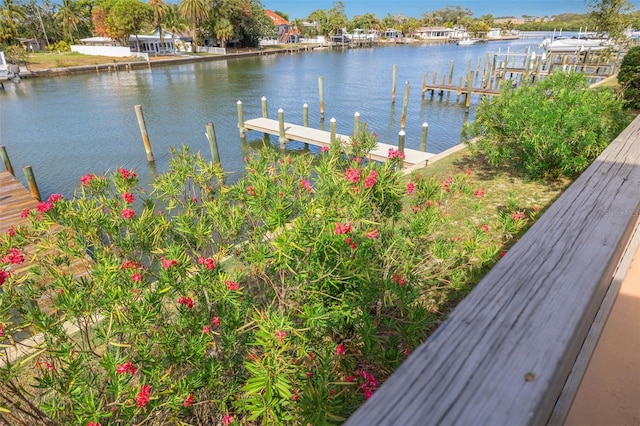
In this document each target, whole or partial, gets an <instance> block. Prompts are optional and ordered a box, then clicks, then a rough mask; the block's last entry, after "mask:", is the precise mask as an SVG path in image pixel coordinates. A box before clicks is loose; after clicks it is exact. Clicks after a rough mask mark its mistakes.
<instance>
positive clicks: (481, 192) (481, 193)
mask: <svg viewBox="0 0 640 426" xmlns="http://www.w3.org/2000/svg"><path fill="white" fill-rule="evenodd" d="M484 194H485V193H484V188H480V189H476V190H475V191H473V195H475V196H476V197H478V198H482V197H484Z"/></svg>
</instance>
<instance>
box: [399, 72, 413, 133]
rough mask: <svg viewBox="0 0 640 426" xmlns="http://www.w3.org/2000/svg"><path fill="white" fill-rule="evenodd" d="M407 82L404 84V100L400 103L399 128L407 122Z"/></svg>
mask: <svg viewBox="0 0 640 426" xmlns="http://www.w3.org/2000/svg"><path fill="white" fill-rule="evenodd" d="M410 87H411V86H410V85H409V82H407V83H406V84H405V85H404V101H403V103H402V116H401V117H400V128H401V129H402V130H404V127H405V125H406V123H407V107H408V106H409V90H410Z"/></svg>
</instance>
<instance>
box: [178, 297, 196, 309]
mask: <svg viewBox="0 0 640 426" xmlns="http://www.w3.org/2000/svg"><path fill="white" fill-rule="evenodd" d="M178 304H179V305H184V306H186V307H187V308H188V309H193V299H192V298H190V297H185V296H182V297H181V298H180V299H178Z"/></svg>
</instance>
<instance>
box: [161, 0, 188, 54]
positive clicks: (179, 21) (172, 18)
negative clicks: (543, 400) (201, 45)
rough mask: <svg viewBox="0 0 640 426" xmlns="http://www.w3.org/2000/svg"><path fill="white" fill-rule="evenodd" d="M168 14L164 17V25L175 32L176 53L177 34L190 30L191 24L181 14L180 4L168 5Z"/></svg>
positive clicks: (172, 32)
mask: <svg viewBox="0 0 640 426" xmlns="http://www.w3.org/2000/svg"><path fill="white" fill-rule="evenodd" d="M168 6H169V7H168V8H167V15H166V16H165V18H164V25H165V28H167V29H168V30H169V31H170V32H171V34H173V42H174V53H175V51H176V49H175V40H176V36H177V34H180V33H183V32H185V31H188V30H189V24H187V22H186V21H185V20H184V19H183V18H182V17H181V16H180V13H179V12H178V6H177V5H175V4H172V5H168Z"/></svg>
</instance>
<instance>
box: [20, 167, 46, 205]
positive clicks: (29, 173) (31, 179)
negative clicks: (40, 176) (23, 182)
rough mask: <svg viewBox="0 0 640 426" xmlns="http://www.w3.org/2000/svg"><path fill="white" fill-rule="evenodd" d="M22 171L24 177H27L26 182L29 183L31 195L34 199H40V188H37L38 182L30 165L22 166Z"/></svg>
mask: <svg viewBox="0 0 640 426" xmlns="http://www.w3.org/2000/svg"><path fill="white" fill-rule="evenodd" d="M22 171H23V172H24V177H25V178H27V183H28V184H29V191H30V192H31V195H33V198H35V199H36V200H38V201H42V198H40V190H39V189H38V184H37V183H36V177H35V176H34V175H33V170H32V169H31V166H24V167H23V168H22Z"/></svg>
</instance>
